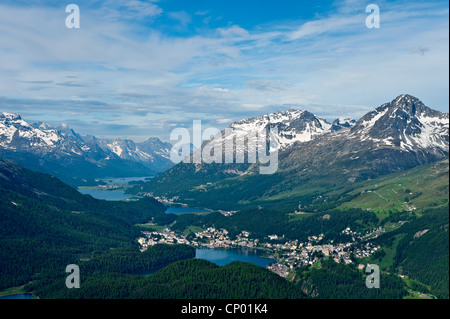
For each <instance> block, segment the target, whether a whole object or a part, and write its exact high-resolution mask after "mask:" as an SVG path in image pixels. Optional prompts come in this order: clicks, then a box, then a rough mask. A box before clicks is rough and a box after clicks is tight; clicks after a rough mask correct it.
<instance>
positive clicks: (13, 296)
mask: <svg viewBox="0 0 450 319" xmlns="http://www.w3.org/2000/svg"><path fill="white" fill-rule="evenodd" d="M0 299H34V298H33V295H32V294H17V295H10V296H4V297H0Z"/></svg>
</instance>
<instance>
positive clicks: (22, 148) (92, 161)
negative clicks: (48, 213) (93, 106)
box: [0, 113, 173, 185]
mask: <svg viewBox="0 0 450 319" xmlns="http://www.w3.org/2000/svg"><path fill="white" fill-rule="evenodd" d="M171 147H172V145H171V144H170V143H164V142H162V141H161V140H159V139H158V138H149V139H148V140H147V141H144V142H141V143H135V142H133V141H132V140H129V139H115V140H112V139H101V138H96V137H95V136H81V135H79V134H78V133H77V132H75V131H74V130H73V129H71V128H69V127H68V126H67V125H65V124H62V125H61V126H59V127H52V126H51V125H49V124H48V123H45V122H36V123H32V124H30V123H28V122H26V121H24V120H23V119H22V117H21V116H20V115H18V114H11V113H0V157H2V158H5V159H9V160H13V161H15V162H16V163H18V164H20V165H23V166H24V167H27V168H29V169H33V170H36V171H41V172H45V173H50V174H52V175H55V176H57V177H59V178H60V179H62V180H64V181H66V182H68V183H69V184H71V185H74V184H82V183H83V182H85V183H86V182H91V183H92V181H90V180H91V179H92V178H93V177H95V178H101V177H126V176H148V175H153V174H155V173H157V172H161V171H164V170H166V169H167V168H169V167H171V165H173V164H172V161H171V160H170V157H169V152H170V149H171Z"/></svg>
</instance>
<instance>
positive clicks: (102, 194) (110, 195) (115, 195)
mask: <svg viewBox="0 0 450 319" xmlns="http://www.w3.org/2000/svg"><path fill="white" fill-rule="evenodd" d="M78 191H79V192H80V193H81V194H88V195H91V196H92V197H94V198H97V199H104V200H124V199H132V198H136V197H134V196H133V195H127V194H125V193H124V190H123V189H119V190H113V191H107V190H101V189H78Z"/></svg>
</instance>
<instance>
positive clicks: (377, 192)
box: [341, 158, 449, 211]
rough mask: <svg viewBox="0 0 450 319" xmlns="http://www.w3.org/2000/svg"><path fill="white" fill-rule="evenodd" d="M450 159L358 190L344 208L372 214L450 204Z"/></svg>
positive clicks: (389, 176)
mask: <svg viewBox="0 0 450 319" xmlns="http://www.w3.org/2000/svg"><path fill="white" fill-rule="evenodd" d="M448 165H449V161H448V158H447V159H445V160H442V161H438V162H436V163H433V164H428V165H424V166H419V167H416V168H413V169H411V170H408V171H405V172H401V173H396V174H390V175H387V176H382V177H379V178H377V179H374V180H372V181H369V182H365V183H363V184H361V185H360V186H359V187H357V188H356V189H355V190H354V191H353V192H351V193H350V194H360V195H359V196H357V197H356V198H354V199H353V200H351V201H349V202H346V203H343V204H342V205H341V208H362V209H372V210H378V211H381V210H404V209H408V207H412V206H415V207H416V208H418V209H421V208H426V207H433V206H434V207H438V206H444V205H447V204H448V201H449V200H448V198H449V197H448V191H449V184H448V180H449V175H448V174H449V171H448Z"/></svg>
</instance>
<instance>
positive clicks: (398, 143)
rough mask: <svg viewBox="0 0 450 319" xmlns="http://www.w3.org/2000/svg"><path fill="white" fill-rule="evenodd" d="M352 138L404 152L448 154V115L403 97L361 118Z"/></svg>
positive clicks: (414, 99)
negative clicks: (416, 151)
mask: <svg viewBox="0 0 450 319" xmlns="http://www.w3.org/2000/svg"><path fill="white" fill-rule="evenodd" d="M351 131H352V136H353V137H358V138H360V139H361V141H365V140H372V141H375V142H378V143H381V144H382V145H385V146H395V147H399V148H401V149H404V150H415V149H418V148H425V149H427V148H429V149H434V150H438V149H440V150H442V151H443V152H448V146H449V138H448V133H449V115H448V113H441V112H439V111H436V110H433V109H431V108H429V107H427V106H425V105H424V104H423V103H422V102H421V101H420V100H419V99H417V98H415V97H413V96H411V95H408V94H403V95H400V96H398V97H397V98H395V99H394V100H393V101H391V102H389V103H385V104H383V105H381V106H380V107H378V108H377V109H375V110H373V111H372V112H369V113H367V114H366V115H364V116H363V117H362V118H361V119H360V120H359V121H358V122H357V123H356V124H355V126H354V127H353V128H352V130H351Z"/></svg>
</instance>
